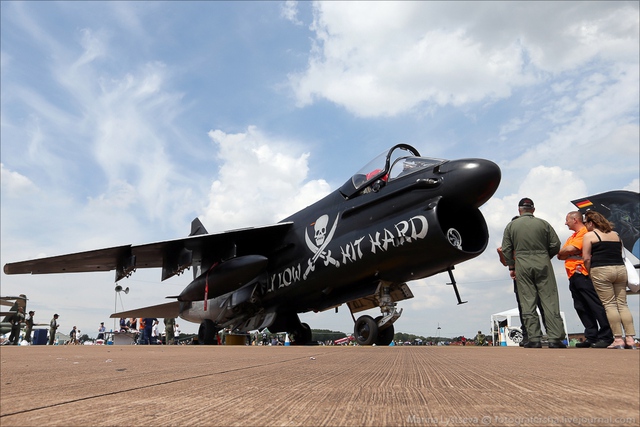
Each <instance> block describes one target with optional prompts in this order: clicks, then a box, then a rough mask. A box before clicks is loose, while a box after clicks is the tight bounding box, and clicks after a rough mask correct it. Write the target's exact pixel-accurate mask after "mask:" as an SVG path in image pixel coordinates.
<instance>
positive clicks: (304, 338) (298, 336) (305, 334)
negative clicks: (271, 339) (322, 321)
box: [293, 323, 311, 345]
mask: <svg viewBox="0 0 640 427" xmlns="http://www.w3.org/2000/svg"><path fill="white" fill-rule="evenodd" d="M293 337H294V341H293V344H294V345H307V344H309V343H310V342H311V328H310V327H309V325H307V324H306V323H301V324H300V327H299V328H298V329H296V331H295V333H294V335H293Z"/></svg>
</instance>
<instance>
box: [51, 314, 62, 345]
mask: <svg viewBox="0 0 640 427" xmlns="http://www.w3.org/2000/svg"><path fill="white" fill-rule="evenodd" d="M58 317H59V316H58V315H57V314H54V315H53V319H51V322H49V345H53V344H54V343H55V341H56V331H57V330H58V328H59V327H60V325H59V324H58Z"/></svg>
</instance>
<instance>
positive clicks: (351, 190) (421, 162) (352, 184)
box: [340, 144, 447, 199]
mask: <svg viewBox="0 0 640 427" xmlns="http://www.w3.org/2000/svg"><path fill="white" fill-rule="evenodd" d="M446 161H447V160H443V159H436V158H430V157H420V153H419V152H418V150H416V149H415V148H413V147H412V146H410V145H407V144H398V145H396V146H394V147H392V148H391V149H390V150H389V151H385V152H383V153H381V154H380V155H379V156H377V157H376V158H375V159H373V160H372V161H370V162H369V163H367V165H366V166H364V167H363V168H362V169H360V170H359V171H358V172H357V173H356V174H355V175H353V176H352V177H351V179H350V180H349V181H347V182H346V183H345V184H344V185H343V186H342V187H341V188H340V192H341V193H342V195H343V196H344V197H346V198H348V199H350V198H353V197H355V196H357V195H358V194H362V193H363V192H366V191H365V190H366V189H367V188H368V187H369V186H371V185H372V184H374V183H375V182H377V181H380V180H381V181H383V182H387V183H388V182H391V181H393V180H395V179H398V178H402V177H405V176H407V175H410V174H413V173H415V172H418V171H421V170H424V169H426V168H433V167H435V166H437V165H441V164H443V163H445V162H446Z"/></svg>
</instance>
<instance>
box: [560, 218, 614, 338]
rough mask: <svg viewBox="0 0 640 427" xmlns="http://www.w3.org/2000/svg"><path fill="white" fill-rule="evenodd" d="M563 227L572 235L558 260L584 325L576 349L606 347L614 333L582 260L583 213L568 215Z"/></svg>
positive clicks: (584, 231) (584, 228) (561, 250)
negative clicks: (581, 336)
mask: <svg viewBox="0 0 640 427" xmlns="http://www.w3.org/2000/svg"><path fill="white" fill-rule="evenodd" d="M565 225H566V226H567V227H569V230H571V231H573V234H572V235H571V236H570V237H569V238H568V239H567V241H566V243H565V244H564V246H563V247H562V248H561V249H560V252H558V259H560V260H563V261H564V268H565V270H566V271H567V276H569V291H571V297H572V298H573V307H574V308H575V310H576V313H577V314H578V317H579V318H580V321H581V322H582V324H583V325H584V336H585V341H582V342H578V343H576V347H578V348H587V347H593V348H607V347H608V346H609V344H611V342H612V341H613V333H612V332H611V327H610V326H609V320H608V319H607V313H606V312H605V310H604V306H603V305H602V301H600V297H598V294H597V293H596V290H595V288H594V287H593V283H592V282H591V278H590V277H589V272H588V271H587V268H586V267H585V266H584V261H583V259H582V240H583V238H584V235H585V234H586V233H587V228H586V227H585V226H584V224H583V223H582V214H581V213H580V212H578V211H572V212H569V213H568V214H567V216H566V218H565Z"/></svg>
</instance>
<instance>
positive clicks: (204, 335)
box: [198, 319, 218, 345]
mask: <svg viewBox="0 0 640 427" xmlns="http://www.w3.org/2000/svg"><path fill="white" fill-rule="evenodd" d="M217 333H218V330H217V329H216V327H215V325H214V324H213V320H210V319H207V320H204V321H203V322H202V323H200V327H199V328H198V343H200V344H204V345H213V344H217V341H216V334H217Z"/></svg>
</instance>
